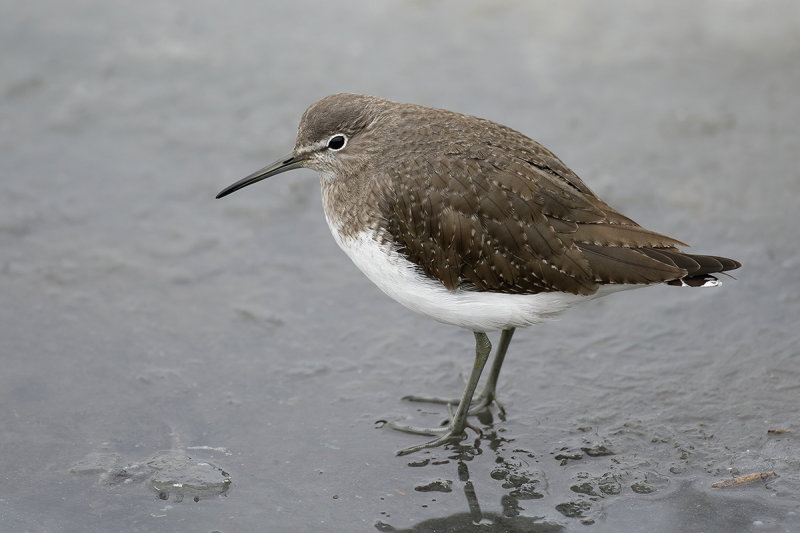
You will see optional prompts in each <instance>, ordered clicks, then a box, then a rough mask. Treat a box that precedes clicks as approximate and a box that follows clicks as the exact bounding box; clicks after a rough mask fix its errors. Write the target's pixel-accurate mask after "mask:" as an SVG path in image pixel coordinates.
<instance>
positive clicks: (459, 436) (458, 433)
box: [387, 422, 483, 455]
mask: <svg viewBox="0 0 800 533" xmlns="http://www.w3.org/2000/svg"><path fill="white" fill-rule="evenodd" d="M387 425H388V426H389V427H390V428H392V429H396V430H398V431H403V432H405V433H413V434H415V435H430V436H435V435H438V437H437V438H435V439H433V440H432V441H429V442H426V443H423V444H417V445H416V446H410V447H408V448H403V449H402V450H399V451H398V452H397V455H408V454H410V453H414V452H418V451H420V450H424V449H425V448H435V447H437V446H441V445H443V444H449V443H457V442H461V441H462V440H464V439H465V438H467V434H466V432H465V431H464V429H463V428H461V429H458V428H456V427H454V426H453V424H452V423H450V424H449V425H447V426H445V427H439V428H423V427H418V426H406V425H402V424H397V423H395V422H389V423H388V424H387ZM466 427H468V428H470V429H472V430H474V431H475V432H477V433H478V434H479V435H481V434H483V432H482V431H481V430H480V429H478V428H476V427H475V426H473V425H472V424H467V425H466Z"/></svg>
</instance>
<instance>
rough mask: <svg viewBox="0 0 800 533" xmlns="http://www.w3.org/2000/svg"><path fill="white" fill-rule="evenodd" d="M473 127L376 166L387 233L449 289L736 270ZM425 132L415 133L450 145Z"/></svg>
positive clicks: (528, 144)
mask: <svg viewBox="0 0 800 533" xmlns="http://www.w3.org/2000/svg"><path fill="white" fill-rule="evenodd" d="M471 120H475V119H471ZM448 123H450V124H452V123H453V117H452V116H448ZM481 123H482V124H483V125H484V126H485V128H484V129H483V130H478V131H479V134H478V135H479V138H476V139H462V141H463V142H460V143H453V142H451V143H449V144H440V145H439V146H435V147H433V146H431V141H428V143H427V145H426V149H425V150H418V151H413V150H409V151H408V152H407V153H403V154H400V155H397V156H396V157H395V158H394V159H393V161H392V162H391V163H390V164H388V165H385V166H384V167H383V168H381V169H380V170H379V172H380V174H381V175H380V176H379V177H378V181H380V182H382V184H383V186H382V187H381V190H382V191H384V192H383V197H382V198H381V201H380V206H379V207H380V210H381V213H382V217H383V218H384V220H385V228H386V231H387V234H388V236H389V237H388V238H389V239H390V240H391V241H392V242H393V244H394V246H395V247H396V248H397V250H398V251H399V252H401V253H403V254H404V255H405V256H406V257H407V258H408V259H409V260H410V261H411V262H413V263H415V264H416V265H418V266H419V267H420V268H421V269H422V270H423V271H424V272H425V274H427V275H428V276H430V277H433V278H436V279H438V280H440V281H441V282H442V283H443V284H444V285H445V286H446V287H447V288H449V289H455V288H457V287H467V288H474V289H476V290H479V291H491V292H502V293H511V294H535V293H540V292H551V291H563V292H569V293H574V294H592V293H593V292H595V291H596V290H597V287H598V285H599V284H608V283H634V284H636V283H639V284H645V283H657V282H663V281H670V280H677V279H680V278H684V277H687V276H688V277H691V276H694V275H703V274H706V273H713V272H720V271H722V270H728V269H731V268H736V267H737V266H738V263H736V262H735V261H732V260H727V259H724V258H712V257H708V256H691V255H688V254H684V253H683V252H681V251H679V250H678V249H677V248H676V246H678V245H682V244H683V243H681V242H680V241H677V240H675V239H672V238H670V237H667V236H665V235H661V234H658V233H655V232H652V231H649V230H647V229H645V228H642V227H641V226H639V225H638V224H636V223H635V222H633V221H632V220H630V219H629V218H627V217H625V216H623V215H621V214H620V213H618V212H617V211H615V210H614V209H612V208H611V207H609V206H608V205H607V204H605V203H604V202H603V201H602V200H600V199H599V198H597V197H596V196H595V195H594V194H593V193H592V192H591V190H589V188H588V187H586V185H585V184H584V183H583V181H581V180H580V178H578V176H576V175H575V174H574V173H573V172H572V171H571V170H569V169H568V168H567V167H566V166H565V165H564V164H563V163H562V162H561V161H560V160H559V159H558V158H556V157H555V156H554V155H553V154H552V153H550V152H549V151H547V150H546V149H545V148H543V147H542V146H541V145H539V144H538V143H536V142H535V141H532V140H531V139H529V138H527V137H525V136H523V135H522V134H519V133H518V132H515V131H514V130H511V129H509V128H505V127H503V126H500V125H497V124H494V123H492V122H489V121H481ZM429 127H431V128H435V127H436V124H435V120H434V121H433V122H432V124H431V125H430V126H429ZM467 129H468V128H466V127H465V131H466V130H467ZM470 131H475V128H474V123H473V124H472V128H471V129H470ZM432 133H435V132H423V134H424V136H425V138H427V139H437V138H439V139H441V138H452V135H450V136H437V135H435V134H432ZM450 133H452V132H450ZM431 148H434V149H433V150H432V149H431ZM725 261H727V263H726V262H725Z"/></svg>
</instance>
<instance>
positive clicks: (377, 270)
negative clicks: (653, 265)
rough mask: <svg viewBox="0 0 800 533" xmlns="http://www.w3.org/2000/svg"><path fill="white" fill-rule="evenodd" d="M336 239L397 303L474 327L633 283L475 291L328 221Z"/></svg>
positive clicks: (524, 320) (512, 323) (516, 319)
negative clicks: (588, 290)
mask: <svg viewBox="0 0 800 533" xmlns="http://www.w3.org/2000/svg"><path fill="white" fill-rule="evenodd" d="M328 225H329V226H330V227H331V233H333V236H334V238H335V239H336V242H337V243H338V244H339V246H340V247H341V248H342V250H344V252H345V253H346V254H347V255H348V257H350V259H351V260H352V261H353V263H355V264H356V266H357V267H358V268H359V269H360V270H361V271H362V272H363V273H364V274H365V275H366V276H367V277H368V278H369V279H370V280H372V282H373V283H374V284H375V285H377V286H378V287H379V288H380V289H381V290H382V291H383V292H385V293H386V294H388V295H389V296H390V297H391V298H393V299H394V300H396V301H397V302H399V303H401V304H403V305H404V306H406V307H408V308H409V309H411V310H412V311H416V312H418V313H421V314H423V315H427V316H429V317H431V318H434V319H436V320H438V321H440V322H444V323H446V324H453V325H456V326H461V327H464V328H468V329H471V330H473V331H494V330H498V329H505V328H512V327H513V328H516V327H525V326H530V325H531V324H535V323H537V322H541V321H542V320H543V319H545V318H547V317H549V316H552V315H554V314H556V313H559V312H561V311H563V310H565V309H567V308H569V307H571V306H573V305H574V304H576V303H580V302H585V301H588V300H591V299H593V298H596V297H597V296H600V295H603V294H608V293H609V292H615V291H617V290H623V289H625V288H632V287H633V286H630V285H628V286H623V285H616V286H612V287H610V288H611V289H612V290H608V289H606V290H602V291H598V293H596V294H593V295H590V296H580V295H575V294H567V293H560V292H549V293H540V294H529V295H528V294H500V293H493V292H478V291H474V290H462V289H456V290H449V289H447V288H446V287H445V286H444V285H442V284H441V282H439V281H437V280H432V279H430V278H428V277H426V276H425V275H424V274H423V273H422V271H421V270H420V269H419V267H417V266H416V265H414V264H413V263H411V262H410V261H408V260H407V259H406V258H405V257H403V256H402V255H401V254H399V253H397V252H396V251H394V250H393V249H391V247H390V246H389V245H381V244H380V242H379V241H378V240H377V239H376V238H375V234H374V232H362V233H359V234H358V235H357V236H356V237H342V236H341V235H340V234H339V233H338V232H337V231H336V229H335V226H334V225H332V224H331V221H330V220H328Z"/></svg>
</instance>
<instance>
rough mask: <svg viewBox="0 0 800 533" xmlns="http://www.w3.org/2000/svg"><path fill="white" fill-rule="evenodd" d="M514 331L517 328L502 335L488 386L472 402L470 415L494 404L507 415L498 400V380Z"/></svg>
mask: <svg viewBox="0 0 800 533" xmlns="http://www.w3.org/2000/svg"><path fill="white" fill-rule="evenodd" d="M514 331H515V328H508V329H504V330H503V333H502V334H501V335H500V342H499V343H498V345H497V350H495V353H494V360H493V361H492V367H491V368H490V369H489V375H488V376H487V378H486V384H485V385H484V386H483V390H482V391H481V393H480V394H479V395H478V397H477V398H475V399H474V400H473V401H472V404H471V406H470V410H469V414H470V415H472V414H475V413H477V412H478V411H480V410H482V409H486V408H487V407H489V406H490V405H492V402H494V403H496V404H497V408H498V409H500V412H501V413H503V414H505V412H506V410H505V408H504V407H503V404H501V403H500V402H499V401H498V400H497V378H498V377H500V368H501V367H502V366H503V360H504V359H505V358H506V351H508V345H509V344H511V337H513V336H514Z"/></svg>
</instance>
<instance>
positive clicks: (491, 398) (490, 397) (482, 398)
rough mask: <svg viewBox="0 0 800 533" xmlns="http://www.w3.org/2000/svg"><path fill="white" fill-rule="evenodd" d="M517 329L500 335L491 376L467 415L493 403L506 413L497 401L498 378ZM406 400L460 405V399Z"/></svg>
mask: <svg viewBox="0 0 800 533" xmlns="http://www.w3.org/2000/svg"><path fill="white" fill-rule="evenodd" d="M514 331H515V328H508V329H504V330H503V333H502V334H501V335H500V342H499V343H498V345H497V350H496V352H495V356H494V360H493V361H492V367H491V368H490V369H489V376H488V377H487V378H486V384H485V385H484V386H483V390H482V391H481V393H480V394H479V395H478V396H477V397H476V398H475V399H473V400H472V403H471V404H470V409H469V412H468V413H467V414H469V415H474V414H475V413H478V412H480V411H481V410H483V409H486V408H487V407H489V406H490V405H492V402H494V403H496V404H497V407H498V408H499V409H500V412H501V413H505V409H504V408H503V405H502V404H501V403H500V402H499V401H497V378H498V377H499V376H500V368H501V367H502V366H503V360H504V359H505V357H506V351H508V345H509V344H511V337H512V336H513V335H514ZM403 399H404V400H408V401H411V402H424V403H443V404H448V405H458V404H459V401H460V400H459V399H458V398H436V397H433V398H430V397H426V396H404V397H403Z"/></svg>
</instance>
